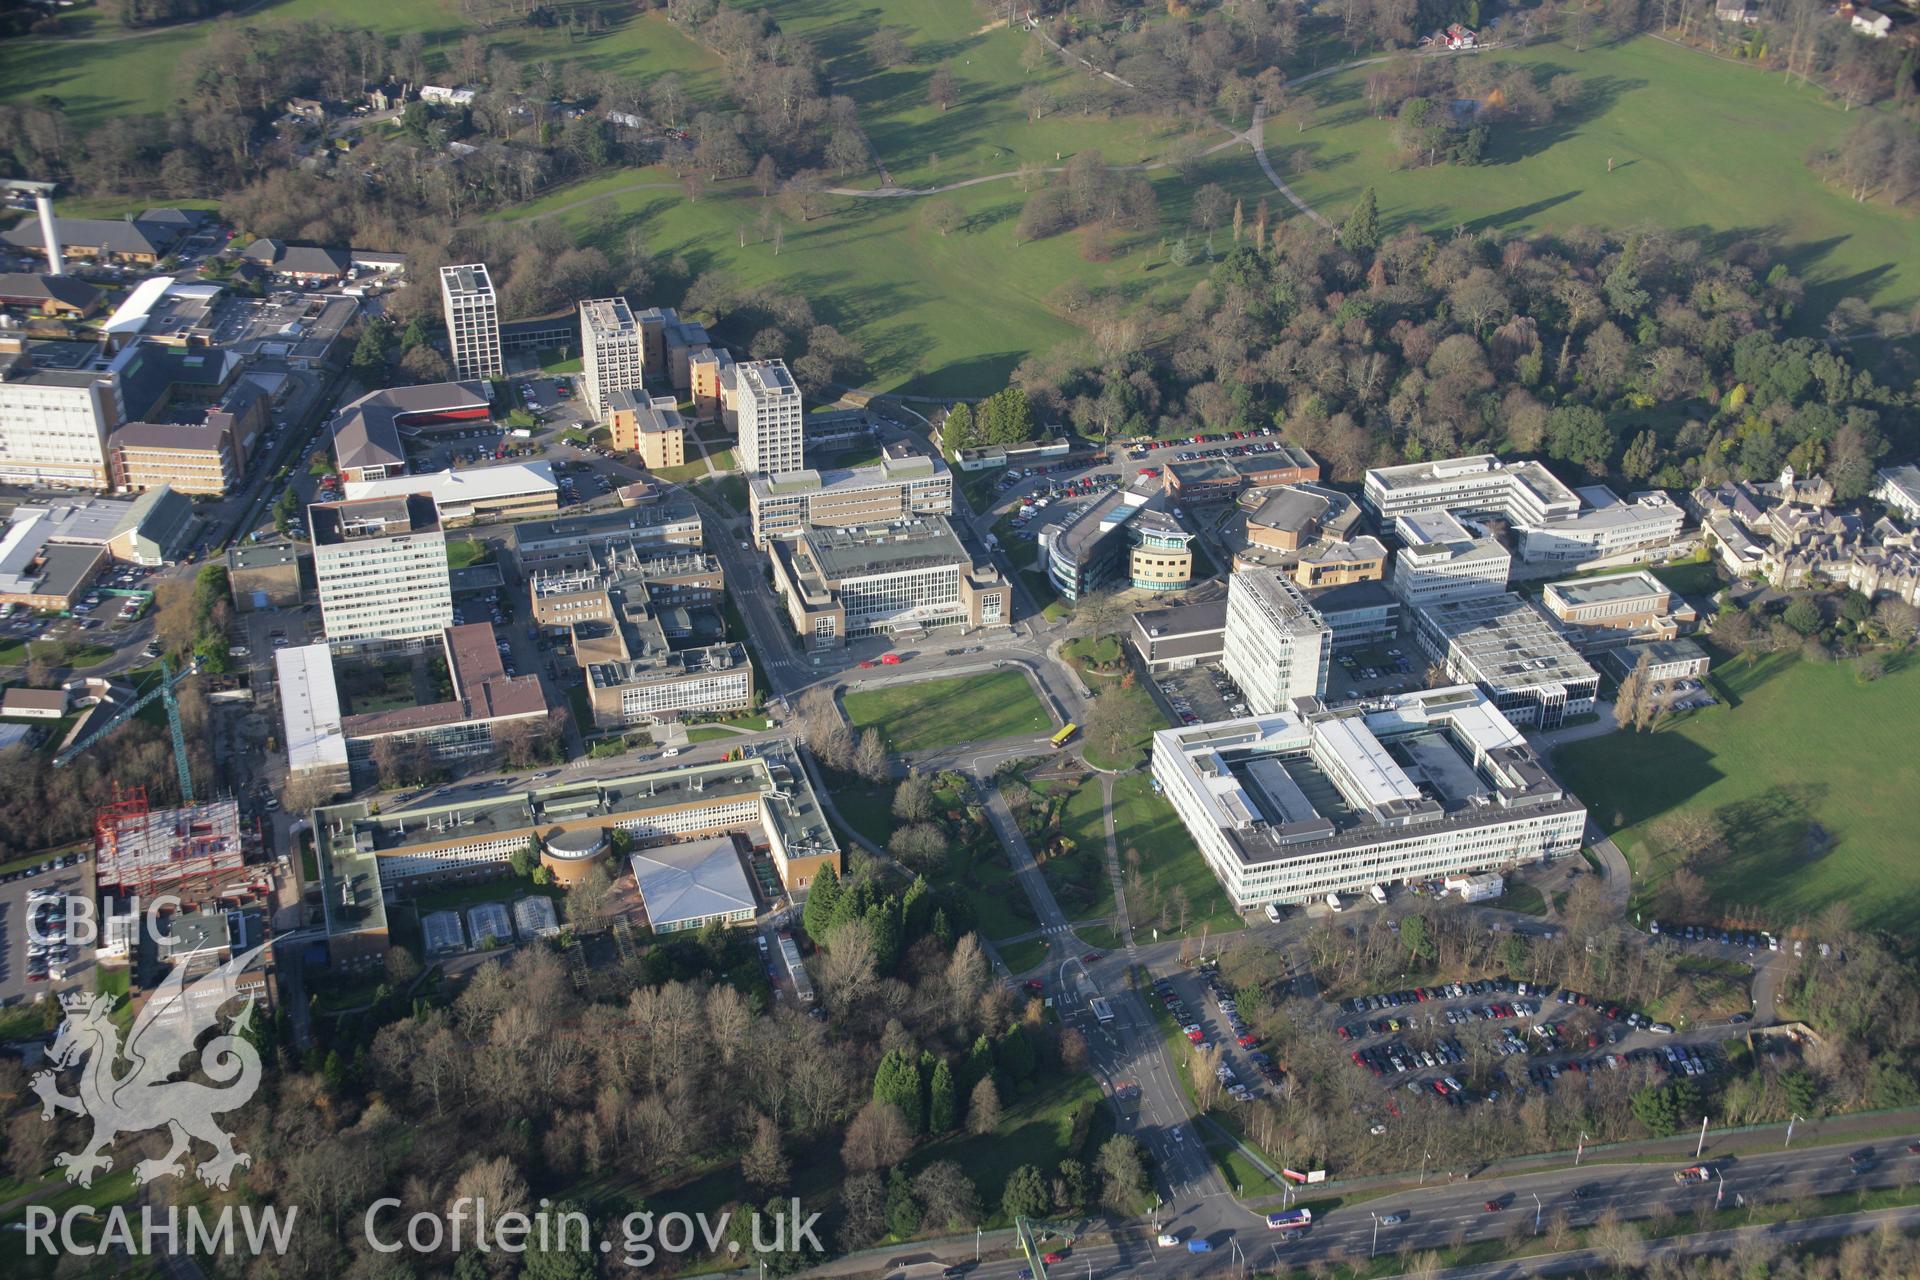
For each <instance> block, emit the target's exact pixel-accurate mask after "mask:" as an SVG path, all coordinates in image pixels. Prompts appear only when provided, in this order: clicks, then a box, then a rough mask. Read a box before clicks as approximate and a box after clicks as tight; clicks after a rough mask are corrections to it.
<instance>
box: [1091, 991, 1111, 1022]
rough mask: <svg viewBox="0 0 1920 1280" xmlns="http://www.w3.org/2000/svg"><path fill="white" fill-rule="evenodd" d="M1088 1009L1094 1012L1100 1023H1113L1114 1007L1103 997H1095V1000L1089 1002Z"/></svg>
mask: <svg viewBox="0 0 1920 1280" xmlns="http://www.w3.org/2000/svg"><path fill="white" fill-rule="evenodd" d="M1087 1008H1089V1009H1091V1010H1093V1016H1094V1017H1095V1018H1096V1019H1098V1020H1099V1021H1100V1022H1102V1023H1107V1022H1112V1021H1113V1006H1112V1005H1110V1004H1108V1003H1107V1002H1106V1000H1105V999H1104V998H1103V997H1101V996H1095V997H1094V998H1093V999H1091V1000H1089V1001H1087Z"/></svg>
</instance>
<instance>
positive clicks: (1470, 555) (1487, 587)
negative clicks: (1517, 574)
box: [1392, 511, 1513, 609]
mask: <svg viewBox="0 0 1920 1280" xmlns="http://www.w3.org/2000/svg"><path fill="white" fill-rule="evenodd" d="M1393 532H1394V534H1395V536H1397V537H1398V538H1399V539H1400V550H1399V552H1398V553H1397V554H1396V555H1395V556H1394V558H1393V579H1392V585H1393V593H1394V594H1395V595H1396V596H1398V597H1400V602H1401V603H1402V604H1404V605H1406V606H1407V607H1408V608H1409V609H1413V608H1418V607H1419V606H1421V605H1425V604H1432V603H1434V602H1436V601H1439V600H1465V599H1468V598H1469V597H1472V596H1485V595H1498V594H1499V593H1500V592H1502V591H1505V590H1506V589H1507V574H1508V572H1509V571H1510V570H1511V569H1512V567H1513V557H1512V556H1511V555H1509V554H1507V549H1506V548H1505V547H1503V546H1501V545H1500V542H1499V539H1497V538H1492V537H1489V536H1487V535H1486V534H1484V533H1478V532H1475V531H1473V530H1470V529H1468V528H1467V527H1466V526H1465V525H1463V524H1461V523H1460V521H1459V520H1458V519H1457V518H1456V517H1454V516H1453V515H1450V514H1449V513H1447V512H1445V511H1419V512H1412V513H1409V514H1407V515H1403V516H1399V517H1397V518H1395V520H1394V522H1393Z"/></svg>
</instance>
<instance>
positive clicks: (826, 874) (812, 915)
mask: <svg viewBox="0 0 1920 1280" xmlns="http://www.w3.org/2000/svg"><path fill="white" fill-rule="evenodd" d="M839 907H840V878H839V876H837V875H835V874H834V870H833V868H832V867H823V868H821V870H820V873H819V874H818V875H816V876H815V877H814V878H813V886H812V888H810V889H809V890H808V891H807V905H806V907H805V908H803V910H802V912H801V917H800V918H801V923H802V924H803V925H804V927H805V928H806V931H807V936H808V937H809V938H812V939H814V940H815V941H819V940H820V939H822V938H825V937H826V936H827V929H828V928H829V926H830V925H831V924H832V923H833V918H834V915H835V913H836V912H837V911H838V910H839Z"/></svg>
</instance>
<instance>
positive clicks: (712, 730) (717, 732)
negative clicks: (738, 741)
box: [687, 724, 740, 746]
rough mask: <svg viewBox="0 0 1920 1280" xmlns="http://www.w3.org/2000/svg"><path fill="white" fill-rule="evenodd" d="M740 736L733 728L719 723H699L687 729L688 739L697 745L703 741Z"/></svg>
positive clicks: (717, 740)
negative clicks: (721, 725) (724, 726)
mask: <svg viewBox="0 0 1920 1280" xmlns="http://www.w3.org/2000/svg"><path fill="white" fill-rule="evenodd" d="M739 736H740V735H739V734H737V733H735V732H734V731H733V730H731V729H722V728H720V727H719V726H717V725H710V724H709V725H699V726H697V727H695V728H692V729H689V730H687V741H688V742H691V743H694V744H695V745H696V746H697V745H698V744H700V743H702V742H720V741H722V740H723V739H726V738H737V737H739Z"/></svg>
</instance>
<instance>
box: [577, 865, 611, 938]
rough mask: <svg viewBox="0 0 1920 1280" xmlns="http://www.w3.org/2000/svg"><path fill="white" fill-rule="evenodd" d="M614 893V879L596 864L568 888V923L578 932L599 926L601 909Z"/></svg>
mask: <svg viewBox="0 0 1920 1280" xmlns="http://www.w3.org/2000/svg"><path fill="white" fill-rule="evenodd" d="M612 891H613V878H612V877H611V876H609V875H608V874H607V869H606V867H605V866H604V865H602V864H601V863H598V862H596V863H594V864H593V865H592V866H590V867H588V868H587V869H586V870H585V871H584V872H582V873H581V875H580V878H579V879H578V880H575V881H574V882H573V883H572V884H571V885H568V886H567V923H568V924H570V925H572V926H573V927H574V929H575V930H576V931H579V930H583V929H586V928H588V927H589V926H597V925H598V923H599V920H600V909H601V908H602V907H604V906H605V905H606V903H607V895H608V894H609V893H611V892H612Z"/></svg>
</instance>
